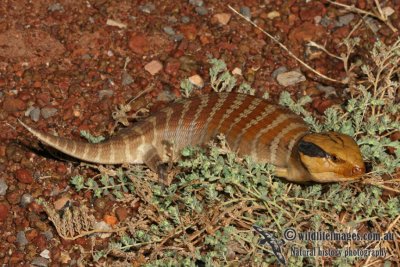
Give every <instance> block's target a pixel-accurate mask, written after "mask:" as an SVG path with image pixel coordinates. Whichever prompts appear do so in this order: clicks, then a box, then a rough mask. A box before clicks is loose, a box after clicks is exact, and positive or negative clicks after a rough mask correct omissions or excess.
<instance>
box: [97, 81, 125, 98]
mask: <svg viewBox="0 0 400 267" xmlns="http://www.w3.org/2000/svg"><path fill="white" fill-rule="evenodd" d="M122 85H124V83H123V82H122ZM98 95H99V98H100V100H101V99H103V98H104V97H106V96H108V97H112V96H113V95H114V91H113V90H110V89H104V90H100V91H99V93H98Z"/></svg>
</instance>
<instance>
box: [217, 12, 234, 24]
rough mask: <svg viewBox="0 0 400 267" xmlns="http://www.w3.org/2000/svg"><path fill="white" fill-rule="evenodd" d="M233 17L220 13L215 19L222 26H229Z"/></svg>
mask: <svg viewBox="0 0 400 267" xmlns="http://www.w3.org/2000/svg"><path fill="white" fill-rule="evenodd" d="M231 17H232V15H231V14H229V13H218V14H215V15H214V16H213V18H214V19H215V20H216V21H217V22H218V23H219V24H221V25H227V24H228V23H229V21H230V20H231Z"/></svg>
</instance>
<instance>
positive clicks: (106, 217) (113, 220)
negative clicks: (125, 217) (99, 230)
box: [103, 214, 118, 226]
mask: <svg viewBox="0 0 400 267" xmlns="http://www.w3.org/2000/svg"><path fill="white" fill-rule="evenodd" d="M103 220H104V221H105V222H106V223H107V224H108V225H111V226H114V225H116V224H117V223H118V219H117V217H116V216H114V215H108V214H105V215H104V217H103Z"/></svg>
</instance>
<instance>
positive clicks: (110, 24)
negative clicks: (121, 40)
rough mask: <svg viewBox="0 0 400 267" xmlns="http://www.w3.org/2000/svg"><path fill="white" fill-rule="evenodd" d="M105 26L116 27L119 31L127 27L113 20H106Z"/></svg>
mask: <svg viewBox="0 0 400 267" xmlns="http://www.w3.org/2000/svg"><path fill="white" fill-rule="evenodd" d="M106 24H107V25H108V26H113V27H118V28H120V29H125V28H126V27H128V26H127V25H126V24H125V23H122V22H119V21H116V20H113V19H107V21H106Z"/></svg>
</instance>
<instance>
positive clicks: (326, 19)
mask: <svg viewBox="0 0 400 267" xmlns="http://www.w3.org/2000/svg"><path fill="white" fill-rule="evenodd" d="M331 23H332V20H331V19H330V18H329V17H328V16H323V17H322V19H321V21H320V22H319V24H321V26H323V27H325V28H326V27H328V26H329V25H330V24H331Z"/></svg>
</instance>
